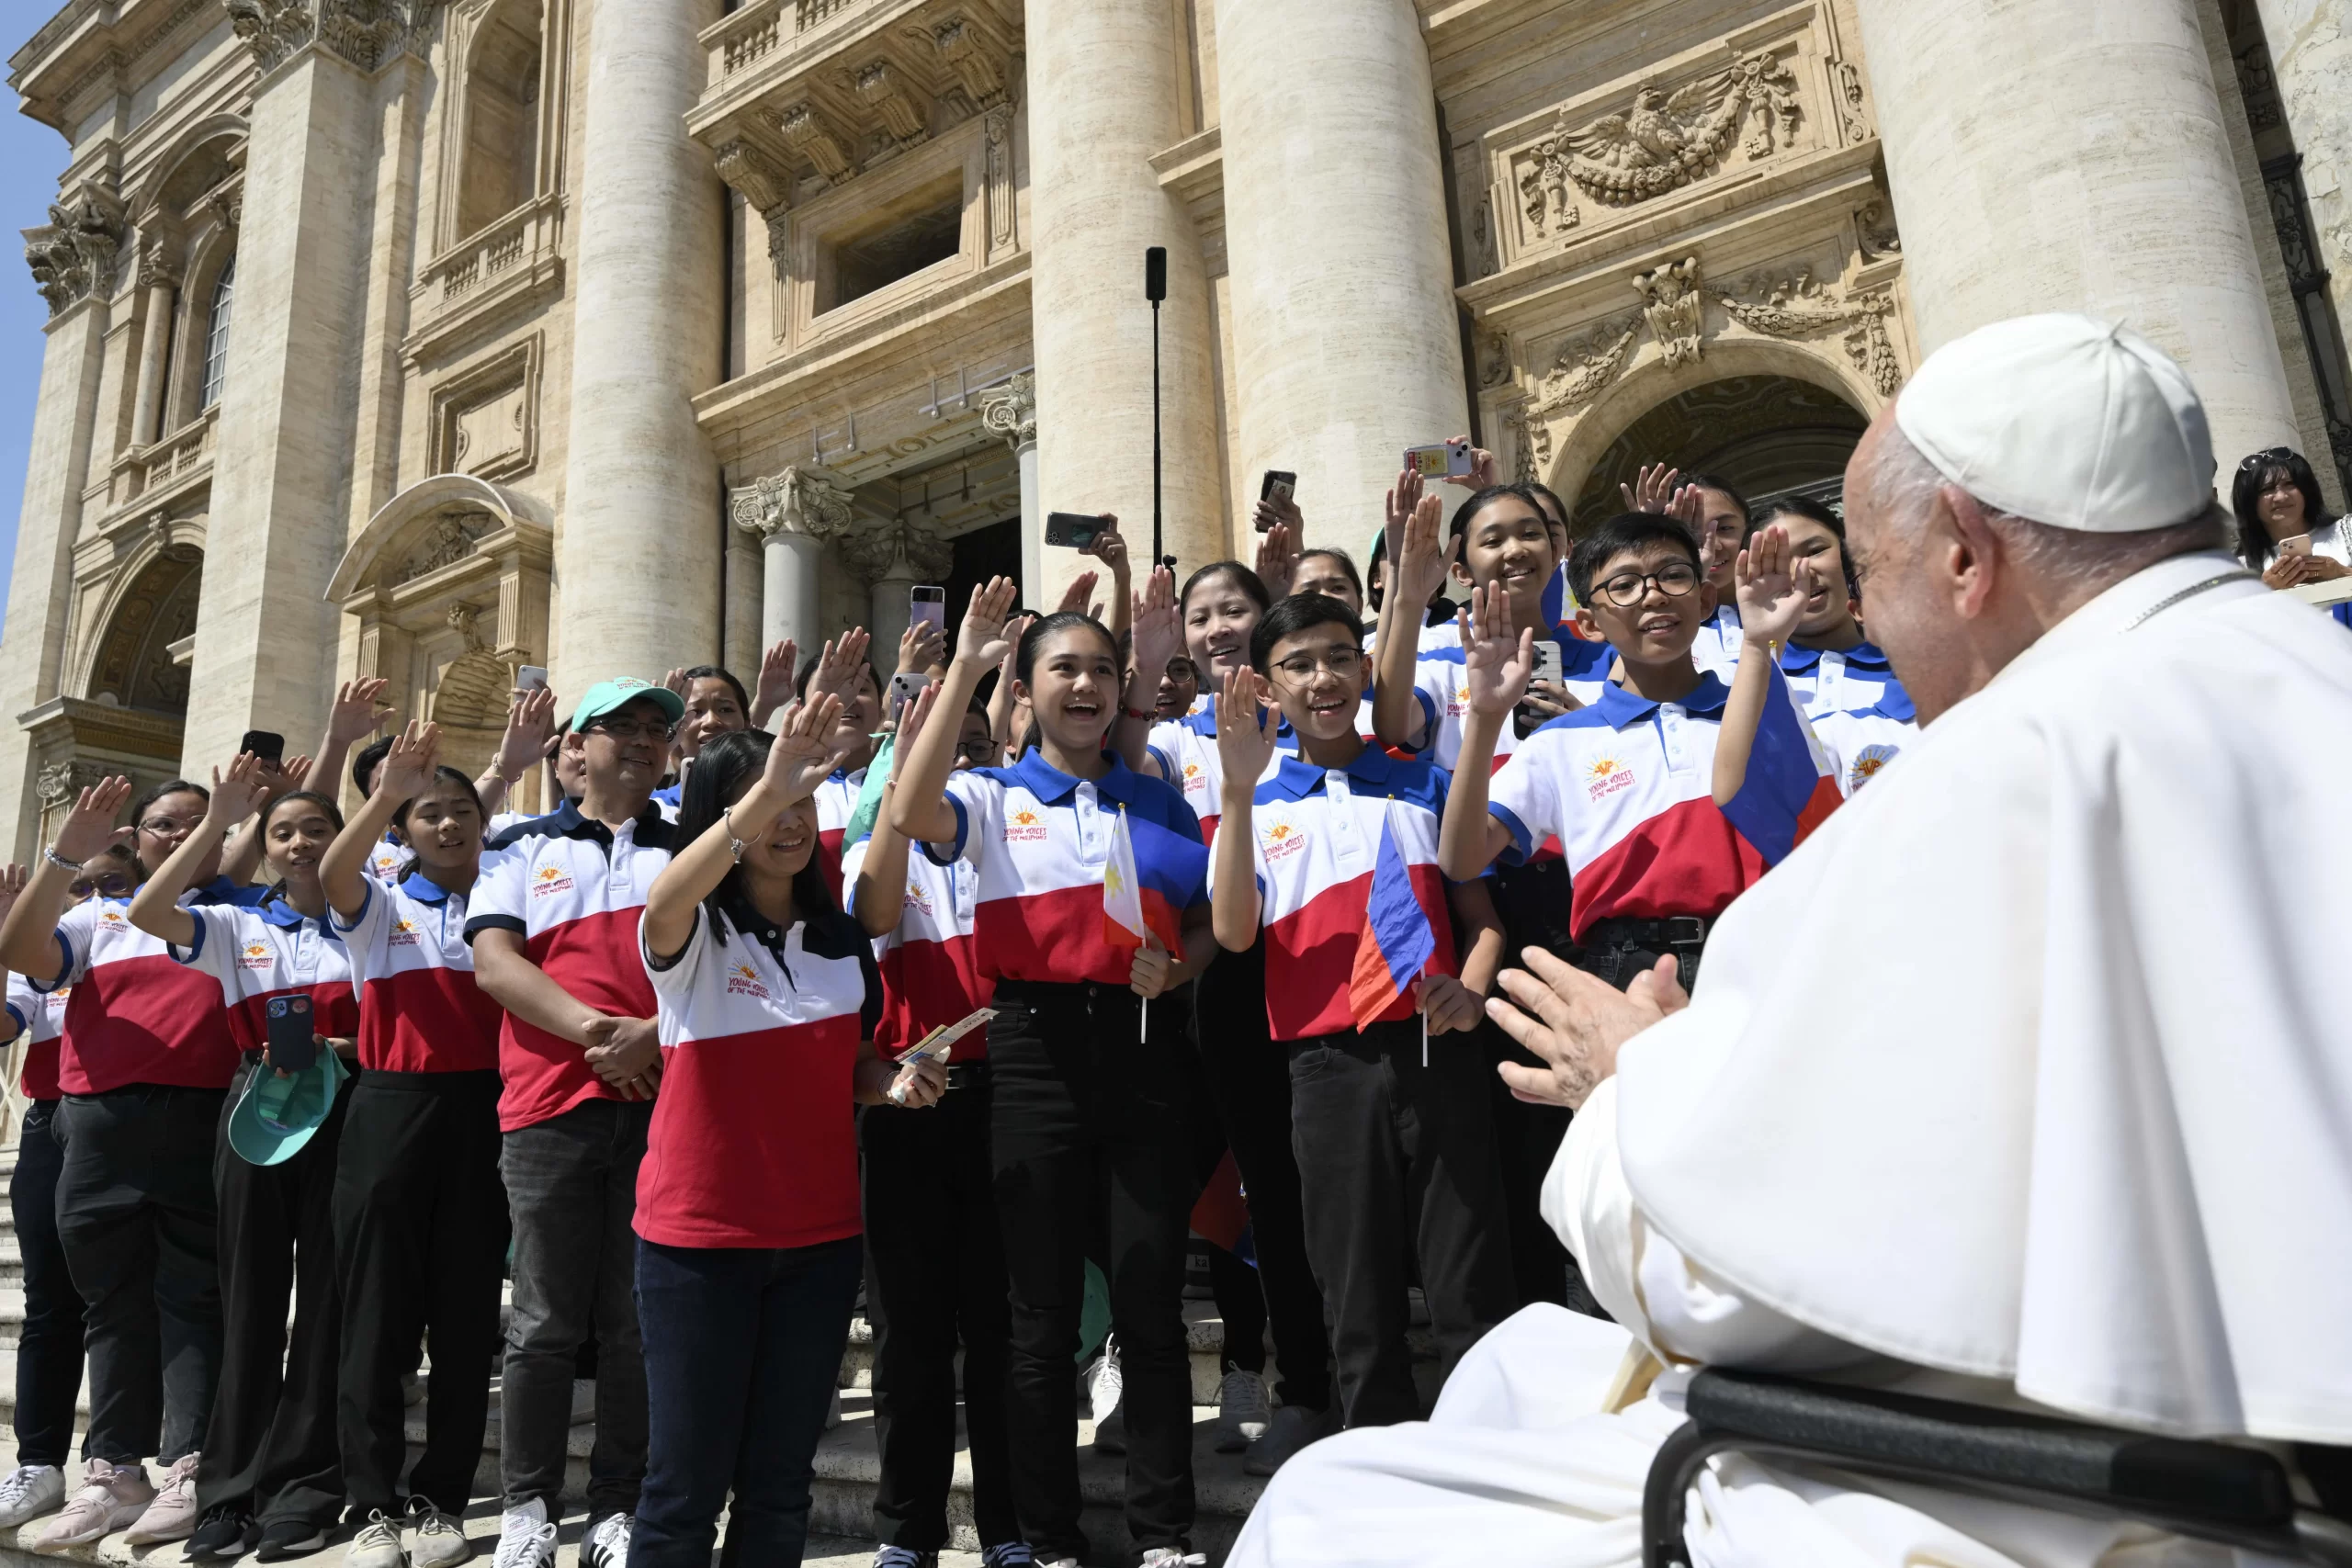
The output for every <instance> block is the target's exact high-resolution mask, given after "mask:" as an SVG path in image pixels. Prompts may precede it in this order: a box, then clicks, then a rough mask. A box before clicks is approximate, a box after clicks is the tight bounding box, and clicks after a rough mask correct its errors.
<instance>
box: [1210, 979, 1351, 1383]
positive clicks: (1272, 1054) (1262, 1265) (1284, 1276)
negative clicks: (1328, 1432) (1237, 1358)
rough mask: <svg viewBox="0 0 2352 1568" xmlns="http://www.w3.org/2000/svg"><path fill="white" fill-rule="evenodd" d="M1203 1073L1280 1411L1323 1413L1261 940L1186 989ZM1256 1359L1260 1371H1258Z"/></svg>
mask: <svg viewBox="0 0 2352 1568" xmlns="http://www.w3.org/2000/svg"><path fill="white" fill-rule="evenodd" d="M1193 1021H1194V1023H1193V1028H1194V1033H1195V1035H1196V1037H1197V1040H1198V1043H1199V1045H1200V1052H1201V1061H1202V1065H1203V1066H1204V1067H1205V1068H1206V1069H1207V1072H1208V1084H1209V1092H1210V1094H1211V1095H1212V1096H1213V1097H1214V1098H1215V1100H1216V1112H1217V1119H1218V1121H1219V1122H1222V1123H1223V1124H1224V1126H1225V1138H1226V1145H1227V1147H1229V1148H1230V1149H1232V1151H1233V1163H1234V1164H1235V1165H1236V1166H1238V1168H1240V1171H1241V1186H1242V1190H1243V1191H1244V1192H1246V1193H1247V1194H1248V1196H1249V1201H1250V1239H1251V1241H1252V1243H1253V1244H1254V1245H1255V1246H1256V1248H1257V1257H1258V1280H1259V1284H1260V1286H1261V1288H1262V1289H1263V1291H1264V1292H1265V1297H1266V1317H1267V1321H1268V1322H1269V1323H1270V1324H1271V1325H1272V1328H1273V1333H1274V1359H1275V1361H1276V1362H1277V1363H1278V1364H1279V1366H1280V1367H1281V1369H1282V1381H1281V1382H1280V1383H1279V1384H1277V1385H1276V1387H1275V1390H1274V1395H1275V1397H1276V1398H1278V1399H1280V1400H1281V1401H1282V1402H1283V1404H1296V1405H1300V1406H1303V1407H1304V1408H1306V1409H1308V1410H1326V1409H1329V1407H1330V1404H1331V1375H1330V1370H1329V1365H1330V1359H1331V1341H1330V1337H1329V1335H1328V1334H1327V1333H1326V1332H1325V1329H1324V1322H1325V1316H1326V1314H1325V1311H1324V1306H1325V1303H1324V1300H1323V1294H1322V1292H1321V1291H1320V1290H1319V1289H1318V1288H1317V1284H1316V1274H1315V1269H1314V1268H1313V1267H1312V1266H1311V1265H1310V1264H1309V1263H1308V1261H1307V1254H1306V1216H1305V1213H1304V1210H1303V1209H1302V1207H1301V1200H1300V1197H1299V1175H1298V1160H1297V1156H1295V1154H1294V1153H1293V1152H1292V1143H1291V1083H1290V1071H1289V1069H1288V1067H1287V1066H1285V1065H1284V1063H1283V1050H1282V1048H1281V1047H1280V1046H1278V1045H1276V1044H1274V1043H1273V1040H1272V1036H1271V1035H1270V1034H1269V1033H1268V1032H1267V1026H1266V941H1265V938H1264V936H1263V935H1262V934H1261V936H1260V937H1259V939H1258V944H1257V945H1256V946H1255V947H1252V948H1251V949H1250V951H1249V952H1247V953H1227V952H1226V951H1224V950H1222V949H1220V950H1219V951H1218V953H1217V955H1216V960H1215V961H1214V962H1213V963H1211V964H1209V966H1208V969H1207V971H1206V972H1205V973H1204V974H1203V975H1202V976H1201V977H1200V979H1199V980H1197V981H1196V982H1194V984H1193ZM1263 1364H1264V1363H1263V1362H1262V1360H1261V1362H1260V1365H1261V1367H1262V1365H1263Z"/></svg>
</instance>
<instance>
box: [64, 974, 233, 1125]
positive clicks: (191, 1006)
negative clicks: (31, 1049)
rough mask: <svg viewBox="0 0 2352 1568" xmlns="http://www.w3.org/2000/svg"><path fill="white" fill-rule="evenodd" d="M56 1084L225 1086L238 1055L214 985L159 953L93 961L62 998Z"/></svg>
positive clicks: (74, 1087) (94, 1087) (90, 1090)
mask: <svg viewBox="0 0 2352 1568" xmlns="http://www.w3.org/2000/svg"><path fill="white" fill-rule="evenodd" d="M64 1042H65V1043H64V1049H63V1051H62V1052H61V1053H60V1055H59V1058H58V1071H57V1085H58V1088H59V1089H61V1090H62V1091H63V1092H64V1093H66V1094H105V1093H106V1092H107V1091H108V1090H109V1089H120V1088H122V1087H123V1086H124V1085H125V1084H134V1083H153V1084H170V1085H174V1086H176V1087H180V1088H185V1089H227V1088H228V1087H229V1080H230V1079H231V1078H232V1077H235V1076H236V1073H237V1066H238V1062H239V1060H240V1058H241V1055H242V1054H241V1053H240V1052H239V1051H238V1049H237V1041H236V1037H235V1036H234V1035H233V1034H232V1033H231V1032H229V1018H228V1011H227V1010H226V1009H225V1008H223V1007H222V1006H221V1005H220V981H218V980H216V979H214V978H213V977H212V976H209V975H207V974H206V973H204V971H202V970H201V969H192V968H190V967H188V966H187V964H181V963H179V962H177V961H175V959H173V958H171V957H170V956H169V955H167V954H164V953H142V954H141V955H140V956H138V957H136V958H122V959H117V960H116V961H115V962H113V963H111V964H91V965H90V966H89V971H88V973H87V974H85V976H83V977H82V978H81V979H79V980H76V981H75V982H74V990H73V994H72V995H71V996H69V997H67V998H66V999H65V1036H64Z"/></svg>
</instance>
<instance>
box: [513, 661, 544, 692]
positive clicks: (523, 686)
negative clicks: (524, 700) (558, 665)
mask: <svg viewBox="0 0 2352 1568" xmlns="http://www.w3.org/2000/svg"><path fill="white" fill-rule="evenodd" d="M547 689H548V672H547V668H546V666H544V665H539V664H526V665H524V666H523V667H522V668H521V669H519V670H517V671H515V690H516V691H518V692H544V691H546V690H547Z"/></svg>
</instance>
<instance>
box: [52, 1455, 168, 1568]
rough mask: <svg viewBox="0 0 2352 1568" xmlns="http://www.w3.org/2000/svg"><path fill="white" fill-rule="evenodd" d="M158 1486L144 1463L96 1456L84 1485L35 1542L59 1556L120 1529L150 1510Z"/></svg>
mask: <svg viewBox="0 0 2352 1568" xmlns="http://www.w3.org/2000/svg"><path fill="white" fill-rule="evenodd" d="M154 1500H155V1489H154V1488H153V1486H150V1485H149V1484H147V1469H146V1467H145V1466H144V1465H138V1464H126V1465H121V1466H116V1465H111V1464H108V1463H107V1461H104V1460H102V1459H94V1460H92V1461H90V1463H89V1468H88V1469H87V1470H86V1471H85V1472H83V1477H82V1489H81V1490H80V1491H78V1492H76V1493H74V1495H72V1496H71V1497H68V1498H67V1499H65V1511H64V1512H63V1513H62V1514H59V1515H58V1516H57V1517H55V1518H53V1519H51V1520H50V1521H49V1528H48V1529H44V1530H42V1531H41V1532H40V1540H37V1541H35V1542H33V1550H34V1551H38V1552H40V1554H41V1555H42V1556H44V1557H56V1556H59V1555H61V1554H62V1553H64V1552H67V1551H72V1550H73V1549H74V1548H75V1547H77V1546H87V1545H88V1544H89V1543H90V1542H92V1541H94V1540H97V1539H98V1538H99V1537H100V1536H103V1535H107V1534H109V1533H111V1532H112V1531H115V1530H119V1529H122V1528H123V1526H125V1525H127V1524H130V1522H131V1521H132V1520H134V1519H136V1518H138V1517H139V1516H140V1515H141V1514H143V1513H145V1512H146V1511H147V1506H148V1505H149V1504H150V1503H153V1501H154Z"/></svg>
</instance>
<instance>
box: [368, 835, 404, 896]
mask: <svg viewBox="0 0 2352 1568" xmlns="http://www.w3.org/2000/svg"><path fill="white" fill-rule="evenodd" d="M408 859H409V855H408V846H407V845H406V844H403V843H401V841H400V840H398V839H397V838H394V837H393V836H392V834H391V832H390V829H387V830H386V831H385V833H384V836H383V837H382V838H380V839H379V840H376V847H375V848H374V849H372V850H369V851H368V875H370V876H372V877H374V878H375V879H376V880H377V881H379V882H381V883H383V884H385V885H386V886H390V884H392V883H395V882H398V881H399V880H400V879H401V867H402V866H404V865H406V864H407V863H408Z"/></svg>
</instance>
